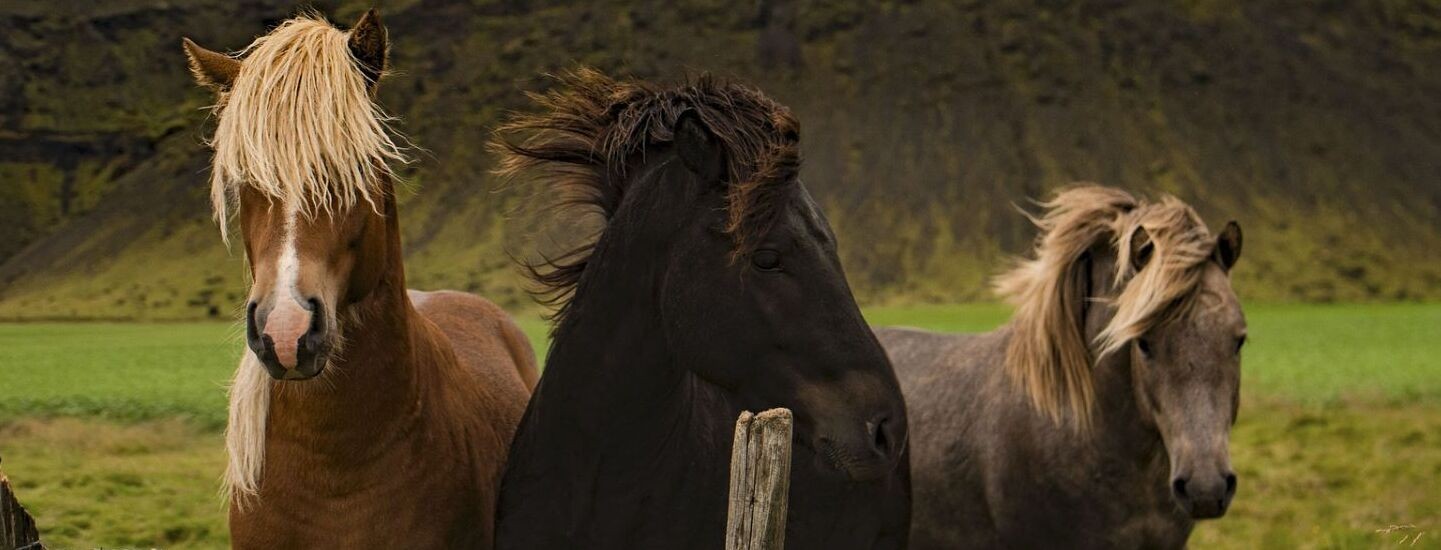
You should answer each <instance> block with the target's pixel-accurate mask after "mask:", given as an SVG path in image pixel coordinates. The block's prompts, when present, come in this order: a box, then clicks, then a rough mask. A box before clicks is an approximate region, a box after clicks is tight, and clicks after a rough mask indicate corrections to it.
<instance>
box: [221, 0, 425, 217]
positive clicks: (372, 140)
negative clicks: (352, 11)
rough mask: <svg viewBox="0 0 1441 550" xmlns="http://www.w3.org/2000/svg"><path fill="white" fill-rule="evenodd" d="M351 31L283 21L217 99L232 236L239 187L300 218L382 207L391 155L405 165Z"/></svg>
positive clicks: (249, 52)
mask: <svg viewBox="0 0 1441 550" xmlns="http://www.w3.org/2000/svg"><path fill="white" fill-rule="evenodd" d="M349 37H350V33H349V32H344V31H341V30H340V29H337V28H335V27H334V26H332V25H331V24H330V23H329V22H327V21H326V20H325V19H324V18H322V17H321V16H319V15H315V14H307V15H302V16H300V17H296V18H294V19H290V20H288V21H286V22H284V23H282V24H281V25H280V26H279V27H277V28H276V29H275V30H274V31H271V33H270V34H268V35H265V36H262V37H260V38H258V39H256V40H255V42H253V43H251V44H250V46H248V47H246V48H245V49H244V50H242V51H241V52H240V53H239V54H238V55H241V56H244V61H243V62H242V63H241V65H240V73H239V74H238V75H237V76H236V78H235V82H234V83H233V85H232V86H231V88H230V89H229V90H226V91H224V92H222V93H221V94H220V95H219V100H218V102H217V103H216V105H215V112H216V115H217V118H218V119H219V121H218V124H217V125H216V129H215V136H214V137H213V138H211V140H210V142H211V145H212V146H213V147H214V149H215V158H214V161H213V163H212V168H211V176H210V200H211V204H212V207H213V208H214V210H215V218H216V220H217V221H218V222H220V232H221V236H222V238H227V237H228V235H227V218H228V211H229V208H230V205H231V203H232V201H233V199H234V197H235V194H236V189H237V186H240V185H249V186H250V187H252V188H254V189H256V190H258V191H260V192H262V193H264V194H265V195H266V196H268V197H270V198H272V199H276V200H279V201H282V202H283V203H284V204H288V205H294V206H295V207H296V208H297V209H298V210H299V211H300V212H301V213H302V214H305V215H307V216H308V215H313V214H314V213H316V212H318V211H327V212H329V211H331V210H332V209H335V208H348V207H351V206H354V205H355V204H356V203H357V202H358V201H360V200H364V201H366V202H367V203H369V204H370V205H371V207H372V208H374V207H375V204H376V203H375V198H376V196H377V195H378V193H380V192H381V191H380V186H381V182H382V178H381V177H380V176H382V175H383V172H385V171H386V170H388V168H387V166H386V163H387V162H388V161H400V162H405V161H406V158H405V155H404V154H403V153H402V152H401V147H400V146H398V145H397V144H396V143H395V140H394V139H393V138H392V137H391V133H390V129H389V128H388V127H387V125H386V123H387V122H388V121H389V120H390V118H389V117H388V116H387V115H386V114H385V113H384V112H383V111H382V110H381V109H380V107H379V106H378V105H376V104H375V102H374V101H373V100H372V99H371V97H370V89H369V88H368V83H367V81H366V77H365V76H364V75H363V74H362V73H361V71H360V70H359V69H358V67H359V65H357V63H359V62H358V61H357V60H356V59H355V58H354V56H353V54H352V53H351V50H350V47H349Z"/></svg>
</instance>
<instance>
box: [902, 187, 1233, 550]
mask: <svg viewBox="0 0 1441 550" xmlns="http://www.w3.org/2000/svg"><path fill="white" fill-rule="evenodd" d="M1044 206H1045V207H1046V208H1047V209H1048V212H1047V213H1046V215H1045V217H1043V218H1041V219H1040V220H1039V225H1040V227H1041V230H1042V235H1041V237H1040V239H1039V240H1038V241H1037V245H1036V252H1035V254H1036V257H1035V258H1034V259H1032V260H1028V261H1025V262H1022V263H1020V264H1019V265H1018V266H1017V267H1016V269H1015V270H1014V271H1011V272H1010V273H1007V274H1005V275H1004V276H1002V277H1001V278H1000V279H999V280H998V288H999V290H1000V291H1001V293H1002V294H1003V295H1006V296H1008V297H1010V298H1011V299H1012V300H1013V301H1014V302H1015V304H1016V306H1017V307H1016V315H1015V318H1014V319H1013V320H1012V322H1011V323H1010V324H1009V325H1008V326H1006V327H1003V328H1001V329H999V330H997V331H994V332H990V333H987V334H978V335H952V334H936V333H930V332H924V331H919V330H905V329H882V330H879V331H878V334H879V336H880V339H881V343H882V344H884V345H885V346H886V351H887V352H888V353H890V356H891V361H893V362H894V363H895V365H896V373H897V374H898V375H899V376H900V379H901V387H902V388H903V389H904V390H905V394H906V399H907V401H908V405H909V406H910V411H911V426H912V430H913V431H914V432H913V433H914V435H915V438H914V439H913V440H912V446H911V450H912V453H913V454H912V457H913V460H914V464H913V468H914V472H915V476H916V477H915V479H916V493H915V514H916V515H915V521H914V523H913V526H912V531H911V543H912V546H913V547H915V548H1180V547H1183V546H1185V544H1186V539H1187V537H1188V536H1189V535H1190V532H1191V528H1192V526H1193V525H1194V524H1195V520H1198V519H1204V518H1214V517H1219V516H1220V515H1222V514H1224V513H1225V512H1226V507H1227V506H1228V505H1229V504H1230V502H1231V497H1232V495H1234V494H1235V490H1236V475H1235V473H1234V472H1233V471H1232V470H1231V463H1230V462H1231V461H1230V455H1229V452H1228V448H1227V447H1228V441H1229V432H1230V428H1231V424H1232V423H1234V422H1235V420H1236V410H1237V405H1238V403H1239V396H1238V392H1239V391H1240V378H1241V370H1240V368H1241V356H1240V352H1241V344H1242V343H1244V342H1245V339H1246V323H1245V318H1244V317H1243V316H1242V313H1241V304H1240V302H1239V301H1237V299H1236V293H1235V292H1233V291H1232V290H1231V281H1230V278H1229V276H1228V273H1229V272H1230V269H1231V266H1233V265H1235V263H1236V260H1237V258H1238V257H1239V256H1240V254H1241V230H1240V227H1239V226H1237V225H1236V223H1235V222H1231V223H1230V224H1228V225H1227V226H1226V229H1225V230H1223V231H1222V232H1221V233H1220V235H1219V236H1216V237H1213V236H1211V233H1210V232H1209V231H1208V230H1207V229H1206V225H1205V224H1204V223H1203V222H1202V221H1201V219H1200V217H1199V216H1197V215H1196V212H1195V211H1193V210H1192V209H1191V208H1190V207H1189V206H1186V205H1185V204H1184V203H1182V202H1181V201H1179V200H1176V199H1175V198H1172V197H1166V198H1164V199H1163V200H1161V201H1160V202H1147V201H1144V200H1140V199H1137V198H1135V197H1133V196H1131V195H1130V194H1128V193H1125V192H1123V191H1119V190H1116V189H1110V188H1105V187H1098V186H1081V187H1074V188H1071V189H1068V190H1065V191H1063V192H1061V193H1059V194H1058V195H1056V197H1055V198H1054V200H1052V201H1051V202H1048V203H1045V204H1044Z"/></svg>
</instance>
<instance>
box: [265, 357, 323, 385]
mask: <svg viewBox="0 0 1441 550" xmlns="http://www.w3.org/2000/svg"><path fill="white" fill-rule="evenodd" d="M262 363H263V364H264V365H265V372H266V373H267V374H269V375H270V378H272V379H274V380H276V381H277V382H303V381H306V380H310V379H312V378H315V377H317V376H320V373H322V372H325V365H326V363H328V361H326V359H325V358H323V357H317V358H314V359H312V360H310V361H303V362H301V364H299V365H297V366H296V367H295V368H293V369H288V368H285V367H282V366H280V364H279V363H275V362H272V361H262Z"/></svg>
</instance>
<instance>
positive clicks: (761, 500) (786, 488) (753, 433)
mask: <svg viewBox="0 0 1441 550" xmlns="http://www.w3.org/2000/svg"><path fill="white" fill-rule="evenodd" d="M790 487H791V411H790V409H771V410H768V411H765V412H763V413H760V414H751V413H750V412H749V411H747V412H743V413H741V416H740V419H738V420H736V433H735V442H734V443H733V445H732V447H731V483H730V510H729V513H728V514H727V518H726V546H725V547H726V550H781V549H782V547H784V546H785V536H786V504H787V498H788V496H789V494H790Z"/></svg>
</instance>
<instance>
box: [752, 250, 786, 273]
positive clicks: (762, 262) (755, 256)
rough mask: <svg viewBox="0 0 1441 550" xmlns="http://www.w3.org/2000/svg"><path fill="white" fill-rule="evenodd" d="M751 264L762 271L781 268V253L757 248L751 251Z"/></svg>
mask: <svg viewBox="0 0 1441 550" xmlns="http://www.w3.org/2000/svg"><path fill="white" fill-rule="evenodd" d="M751 265H754V266H756V269H759V270H761V271H777V270H779V269H780V268H781V254H780V253H779V252H776V251H774V250H757V251H755V252H752V253H751Z"/></svg>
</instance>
